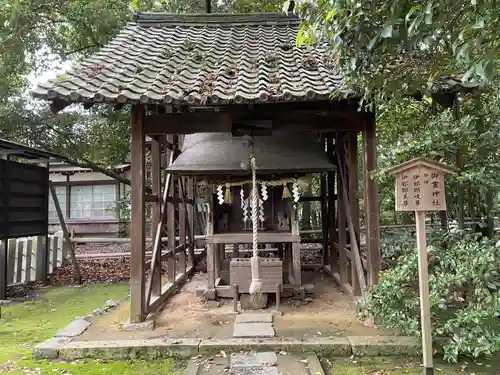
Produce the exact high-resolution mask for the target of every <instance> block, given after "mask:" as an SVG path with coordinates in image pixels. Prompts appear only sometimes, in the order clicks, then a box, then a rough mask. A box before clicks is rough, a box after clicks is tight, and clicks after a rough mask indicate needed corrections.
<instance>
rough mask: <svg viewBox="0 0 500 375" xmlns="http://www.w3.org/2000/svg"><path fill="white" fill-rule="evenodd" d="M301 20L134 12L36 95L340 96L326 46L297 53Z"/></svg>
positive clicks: (152, 98)
mask: <svg viewBox="0 0 500 375" xmlns="http://www.w3.org/2000/svg"><path fill="white" fill-rule="evenodd" d="M299 24H300V21H299V19H298V18H296V17H294V16H285V15H281V14H276V13H263V14H245V15H242V14H217V13H214V14H195V15H192V14H191V15H190V14H185V15H174V14H165V13H140V14H139V15H138V16H137V19H136V21H135V22H130V23H128V24H127V25H126V26H125V27H124V28H123V29H122V30H121V31H120V33H119V34H118V35H117V36H116V37H115V38H114V39H112V40H111V41H110V43H109V44H108V45H106V46H105V47H103V48H102V49H101V50H100V51H99V52H97V53H95V54H94V55H92V56H90V57H89V58H87V59H85V60H83V61H81V62H80V64H78V65H77V66H74V67H73V68H72V69H70V70H68V71H67V72H66V73H64V74H63V75H61V76H60V77H58V78H56V79H54V80H50V81H48V82H43V83H40V84H39V85H38V86H37V87H36V88H35V89H34V90H33V95H34V96H35V97H39V98H43V99H55V98H59V99H62V100H65V101H67V102H96V101H99V102H101V101H103V102H110V103H113V102H120V103H135V102H142V103H188V104H200V103H201V104H204V103H208V104H210V103H218V104H224V103H243V102H263V101H264V102H265V101H284V100H288V101H292V100H303V99H315V98H325V97H328V96H329V95H331V94H332V93H336V92H338V91H341V90H345V84H344V80H343V77H342V75H341V74H340V73H339V72H338V71H337V70H336V68H332V67H333V65H334V64H332V63H331V61H330V60H329V56H328V55H327V53H326V49H325V48H324V46H321V45H316V46H314V47H310V48H306V47H297V46H296V36H297V32H298V28H299Z"/></svg>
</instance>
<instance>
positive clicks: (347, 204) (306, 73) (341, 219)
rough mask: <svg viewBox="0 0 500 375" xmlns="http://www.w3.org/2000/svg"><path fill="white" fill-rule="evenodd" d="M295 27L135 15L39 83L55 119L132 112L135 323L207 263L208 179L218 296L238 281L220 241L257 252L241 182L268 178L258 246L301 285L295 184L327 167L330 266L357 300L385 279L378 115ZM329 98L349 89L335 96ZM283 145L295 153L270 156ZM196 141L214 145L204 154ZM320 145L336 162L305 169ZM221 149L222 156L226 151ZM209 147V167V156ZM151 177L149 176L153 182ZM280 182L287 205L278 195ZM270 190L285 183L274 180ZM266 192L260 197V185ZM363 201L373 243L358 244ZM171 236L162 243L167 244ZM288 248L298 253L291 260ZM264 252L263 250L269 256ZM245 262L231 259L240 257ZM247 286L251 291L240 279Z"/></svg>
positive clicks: (278, 22) (284, 19)
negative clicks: (200, 231)
mask: <svg viewBox="0 0 500 375" xmlns="http://www.w3.org/2000/svg"><path fill="white" fill-rule="evenodd" d="M299 28H300V19H299V17H298V16H297V15H293V14H289V15H284V14H277V13H259V14H216V13H214V14H165V13H139V14H137V15H136V16H135V18H134V20H133V21H131V22H129V23H127V25H125V26H124V27H123V29H122V30H121V31H120V32H119V33H118V35H117V36H116V37H114V38H113V39H112V40H111V41H110V42H109V43H108V44H107V45H106V46H104V47H103V48H102V49H101V50H100V51H99V52H98V53H96V54H94V55H92V56H90V57H89V58H87V59H85V60H83V61H81V62H80V63H79V64H77V65H75V66H74V67H73V68H72V69H71V70H69V71H67V72H65V73H64V74H62V75H61V76H59V77H57V78H56V79H54V80H50V81H48V82H41V83H39V85H38V86H37V87H36V88H35V89H34V91H33V95H34V96H36V97H38V98H41V99H44V100H48V101H50V102H51V108H52V109H53V110H54V111H55V112H57V111H60V110H62V109H63V108H65V107H66V106H68V105H70V104H72V103H83V104H84V106H85V107H86V108H89V107H90V106H92V105H107V106H109V107H110V108H115V109H120V108H122V107H125V108H126V106H130V113H131V134H130V135H131V180H132V186H131V206H132V213H131V222H132V223H133V224H132V226H131V264H130V294H131V298H130V300H131V301H130V322H131V323H139V322H142V321H144V320H145V319H146V317H147V316H148V314H150V313H154V312H155V311H157V310H158V309H159V308H160V307H161V306H162V304H163V303H164V301H165V299H166V298H167V297H168V296H169V295H170V294H171V293H172V292H173V291H175V290H176V289H177V288H178V287H179V285H180V284H181V283H182V282H184V281H185V280H187V279H188V277H189V276H190V274H191V273H192V272H193V270H194V266H195V262H196V261H197V260H198V258H199V257H198V256H197V255H196V254H195V251H194V233H193V227H194V225H193V222H194V221H195V219H196V218H197V213H196V212H195V210H194V206H196V199H195V189H194V186H195V185H198V186H199V184H200V182H201V181H203V184H205V185H206V186H207V188H208V191H210V187H211V189H212V190H211V193H210V194H208V195H207V197H208V198H209V199H210V200H211V201H212V202H213V203H212V204H211V206H210V207H211V209H212V213H211V216H210V217H211V223H212V224H211V226H212V229H211V232H210V233H211V234H209V235H208V237H207V240H208V246H207V251H206V256H207V262H208V263H209V264H213V265H212V266H210V267H209V270H211V269H213V273H211V275H210V282H209V284H210V288H212V286H213V288H212V289H213V290H214V293H215V291H216V292H217V295H218V296H221V295H222V294H224V293H226V292H227V293H229V292H228V290H229V289H230V286H229V285H223V284H224V283H226V284H229V283H231V282H232V281H233V280H231V275H230V269H231V268H230V267H231V264H230V263H231V260H229V259H225V257H224V261H222V256H221V252H222V251H221V250H220V247H221V245H222V244H227V243H231V244H234V243H236V244H242V245H243V244H245V243H248V241H249V238H250V237H252V252H253V250H254V246H253V243H254V234H253V233H254V231H253V225H252V234H250V233H249V232H248V231H247V228H248V225H249V224H250V222H249V221H248V219H247V221H244V220H243V218H244V214H243V208H242V207H241V204H242V202H241V200H240V197H241V196H240V194H241V187H243V204H244V201H245V200H246V199H247V198H248V195H249V191H248V188H249V187H248V186H247V184H242V182H243V181H246V180H249V179H252V180H253V177H254V175H256V176H255V179H256V180H257V181H261V182H267V183H268V185H266V187H267V196H268V197H267V199H266V200H264V199H262V201H263V203H262V206H263V217H264V220H260V219H259V215H257V221H259V223H260V224H259V226H260V227H259V226H258V227H257V231H255V232H257V234H258V236H257V242H258V244H260V245H259V246H260V247H262V246H265V244H271V246H273V244H274V245H276V244H278V245H279V244H285V245H284V246H283V248H284V249H283V253H282V254H279V253H278V257H277V258H276V260H277V261H278V262H279V261H281V262H282V269H283V270H282V272H281V271H280V272H278V273H276V275H277V276H276V277H277V279H276V280H279V281H283V287H284V289H283V292H286V286H287V285H291V286H292V289H293V288H294V287H295V286H296V285H300V284H301V282H300V260H299V252H298V251H296V252H293V249H294V246H295V245H294V244H298V241H299V234H298V233H297V228H296V223H295V222H294V219H295V217H294V212H293V203H294V198H293V190H294V189H293V185H294V182H295V183H296V184H298V185H300V180H301V178H305V177H307V174H308V173H312V172H318V171H323V172H325V173H322V175H321V196H320V197H314V198H315V199H317V201H319V202H320V203H321V217H322V231H321V232H322V234H321V242H322V246H323V254H322V255H323V262H322V265H323V269H324V270H325V272H327V273H330V274H331V275H332V276H333V277H334V279H335V280H336V281H337V283H338V284H339V285H340V286H341V287H342V288H343V289H344V290H345V291H346V292H347V293H349V294H351V295H354V296H359V295H361V294H362V293H363V291H364V290H365V289H366V287H370V286H372V285H375V284H377V283H378V281H379V271H380V243H379V237H380V236H379V234H380V233H379V203H378V201H379V198H378V194H377V183H376V181H375V180H374V179H373V178H371V177H370V176H371V172H372V171H373V170H374V169H376V155H375V154H376V131H375V114H374V113H373V112H368V111H360V110H359V99H358V98H356V97H355V96H351V95H344V96H343V95H342V93H347V92H349V90H348V88H347V87H346V84H345V80H344V76H343V74H342V72H340V71H339V68H338V65H337V59H336V56H334V55H332V54H331V53H330V50H329V48H328V46H327V45H323V44H321V43H317V44H314V45H312V46H297V44H296V36H297V32H298V31H299ZM242 51H243V52H242ZM333 94H340V95H337V96H335V99H333V98H332V95H333ZM103 131H104V129H103ZM203 133H211V135H207V134H203ZM213 133H217V135H215V134H213ZM245 134H250V135H252V136H255V138H254V139H255V143H254V147H255V152H254V155H255V157H254V158H253V159H252V160H254V161H255V163H256V169H255V168H253V167H252V173H251V174H252V178H250V173H249V171H246V170H243V169H242V168H241V163H242V161H244V160H248V157H249V150H248V149H247V148H245V147H241V142H240V140H238V139H236V140H233V137H232V136H233V135H234V136H241V135H245ZM287 134H289V135H290V137H287V136H286V135H287ZM292 134H300V136H298V137H296V136H292ZM359 134H362V136H361V138H362V147H363V157H362V158H359V159H361V160H358V155H359V150H358V136H359ZM303 135H304V137H303ZM306 136H308V137H311V138H312V139H317V140H318V141H319V144H321V146H320V147H317V148H316V147H314V148H306V147H304V146H301V145H296V144H298V143H299V141H302V138H304V139H305V138H306ZM146 137H148V139H149V140H150V151H149V156H150V158H149V161H148V163H149V162H150V168H149V166H148V168H147V167H146V152H145V149H146V143H145V140H146ZM218 137H220V138H218ZM260 137H262V138H260ZM215 138H217V139H218V140H217V142H215ZM210 139H211V141H210V142H209V140H210ZM266 139H268V140H269V142H272V146H271V147H267V148H266V149H267V154H266V153H264V152H261V150H260V147H264V146H262V145H263V144H265V142H267V141H266ZM285 139H289V141H287V142H290V144H291V145H292V147H289V149H291V150H293V153H288V154H283V153H277V151H275V150H277V148H276V146H277V145H280V144H281V143H282V142H285V141H284V140H285ZM196 142H198V143H196ZM200 142H205V144H204V145H203V146H198V144H199V143H200ZM211 142H212V143H211ZM261 142H263V143H261ZM294 142H297V143H294ZM304 142H305V141H304ZM306 143H307V142H306ZM189 145H192V146H191V147H190V146H189ZM222 146H224V147H222ZM211 147H212V148H211ZM233 149H235V150H236V149H239V150H240V151H238V152H239V154H236V157H231V158H229V157H226V155H230V151H231V150H233ZM313 149H316V150H320V151H321V152H323V156H322V157H320V159H321V160H323V161H326V160H325V158H324V155H325V150H326V155H327V160H328V162H327V163H326V164H327V165H325V164H323V163H322V164H321V167H319V168H317V166H316V165H314V163H313V167H311V165H310V164H307V163H306V161H307V160H310V159H309V158H310V155H312V154H313ZM193 150H194V151H196V150H198V151H197V152H198V153H201V158H198V159H197V160H198V163H199V162H200V160H201V162H202V163H200V164H198V167H197V168H194V164H192V165H191V167H189V168H188V164H189V163H188V162H189V160H188V156H189V154H190V153H192V152H194V151H193ZM217 150H219V151H220V150H225V151H224V152H219V154H217V153H215V152H214V151H217ZM181 151H182V152H181ZM321 152H320V154H321ZM205 153H206V155H212V156H211V157H212V158H213V159H210V158H208V157H203V154H205ZM316 160H317V159H316ZM359 162H362V165H363V168H362V170H363V173H362V178H359V177H361V175H358V167H359ZM273 163H277V164H273ZM332 164H334V165H335V167H336V170H333V169H332V167H331V166H332ZM174 165H175V166H174ZM252 165H253V164H252ZM266 165H267V166H266ZM169 166H170V169H169ZM263 168H265V169H263ZM162 172H163V173H162ZM254 172H256V173H254ZM148 173H149V174H150V175H151V178H150V179H146V175H148ZM174 177H175V178H174ZM287 179H288V180H287ZM360 180H361V181H360ZM284 182H286V185H287V191H288V192H289V193H290V195H292V198H286V197H285V199H283V185H284ZM360 182H361V183H362V185H363V189H362V191H363V193H361V189H360V185H361V184H360ZM274 183H276V184H278V186H272V184H274ZM226 184H229V193H228V196H227V198H230V199H231V202H232V204H231V205H229V204H228V203H223V204H222V205H220V204H219V202H218V200H219V195H220V193H218V192H217V190H219V191H220V190H221V189H220V188H219V186H220V187H221V188H222V198H223V199H225V198H226ZM231 184H235V186H231ZM255 191H256V190H255ZM259 193H260V196H261V198H262V196H263V193H262V191H261V189H259ZM285 195H286V196H288V193H285ZM252 196H253V194H252ZM309 198H311V197H309ZM360 200H363V212H364V218H363V222H364V224H363V226H364V228H365V229H364V233H365V235H366V246H365V249H362V248H361V243H360V235H361V231H362V227H361V220H360V219H361V211H360ZM257 201H258V199H257ZM301 201H303V198H301ZM227 202H228V201H227ZM148 206H149V207H150V210H149V207H148ZM254 207H255V205H254ZM147 208H148V209H147ZM149 212H150V214H149ZM278 213H280V214H279V216H278ZM287 215H289V216H288V218H287ZM226 217H227V219H226ZM146 222H150V223H151V227H152V229H151V232H150V235H151V236H152V237H153V238H154V241H153V251H152V256H151V259H149V258H147V257H146V251H145V248H146V230H147V226H146ZM226 222H227V225H226ZM280 223H282V225H281V229H280ZM252 224H253V223H252ZM287 225H288V226H289V228H290V229H288V228H287ZM259 228H260V230H259ZM285 228H287V229H286V230H285ZM165 233H166V237H167V242H166V243H165V242H164V241H163V240H162V239H163V238H165ZM286 244H289V245H286ZM287 247H288V249H290V247H291V248H292V250H291V254H292V255H291V262H290V261H288V260H287V259H290V258H287V251H288V255H289V254H290V250H285V248H287ZM216 248H217V249H219V250H217V251H216V250H215V249H216ZM235 249H236V251H239V250H240V249H241V247H240V248H238V247H236V248H235ZM261 250H262V249H261V248H258V252H259V253H264V252H263V251H261ZM241 252H242V253H243V249H241ZM195 255H196V256H195ZM242 256H243V255H242V254H237V253H235V254H234V258H236V259H239V258H241V257H242ZM253 258H255V256H252V259H253ZM216 259H217V261H216ZM218 259H220V260H221V261H219V260H218ZM260 259H262V258H260ZM163 260H166V262H167V265H168V267H167V275H162V267H161V266H162V261H163ZM228 262H229V265H228ZM261 263H262V262H261ZM290 264H291V270H289V265H290ZM252 269H254V268H253V267H252ZM228 272H229V277H228V276H227V274H228ZM247 275H248V274H247ZM216 276H218V277H216ZM252 277H253V276H252ZM226 280H229V281H227V282H226ZM245 280H248V278H246V279H245ZM276 280H274V281H273V283H274V282H276ZM291 280H292V281H291ZM238 282H239V283H240V284H241V285H240V289H242V290H245V283H244V282H243V281H241V282H240V281H238ZM253 282H254V279H252V283H253ZM333 282H334V281H333V280H332V283H333ZM264 287H265V286H264V285H263V288H264ZM210 288H209V289H210ZM270 288H275V286H272V285H271V286H270Z"/></svg>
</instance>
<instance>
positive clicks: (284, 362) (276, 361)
mask: <svg viewBox="0 0 500 375" xmlns="http://www.w3.org/2000/svg"><path fill="white" fill-rule="evenodd" d="M222 374H227V375H325V373H324V372H323V369H322V368H321V364H320V362H319V359H318V357H317V356H316V355H315V354H309V355H306V356H305V357H300V358H299V357H296V356H293V355H289V354H287V353H280V354H276V353H273V352H241V353H234V354H232V355H231V356H229V357H228V356H224V357H222V356H219V357H217V356H216V357H210V358H208V357H205V358H204V357H199V356H198V357H196V358H193V359H191V360H190V362H189V364H188V367H187V368H186V369H185V371H184V375H222Z"/></svg>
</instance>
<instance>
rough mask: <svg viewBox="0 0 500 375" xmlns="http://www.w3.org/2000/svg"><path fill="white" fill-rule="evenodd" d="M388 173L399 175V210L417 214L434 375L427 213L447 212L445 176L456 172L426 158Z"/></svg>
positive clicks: (428, 358)
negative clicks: (426, 226)
mask: <svg viewBox="0 0 500 375" xmlns="http://www.w3.org/2000/svg"><path fill="white" fill-rule="evenodd" d="M388 172H389V173H392V174H395V175H396V211H413V212H415V225H416V229H417V248H418V278H419V289H420V321H421V330H422V351H423V357H424V358H423V359H424V361H423V362H424V374H425V375H433V374H434V364H433V359H432V329H431V316H430V307H429V273H428V268H427V233H426V229H425V212H426V211H446V195H445V189H444V174H445V173H452V174H454V173H455V169H452V168H450V167H448V166H446V165H444V164H442V163H439V162H436V161H433V160H429V159H426V158H416V159H413V160H410V161H408V162H406V163H403V164H400V165H398V166H395V167H393V168H391V169H389V170H388Z"/></svg>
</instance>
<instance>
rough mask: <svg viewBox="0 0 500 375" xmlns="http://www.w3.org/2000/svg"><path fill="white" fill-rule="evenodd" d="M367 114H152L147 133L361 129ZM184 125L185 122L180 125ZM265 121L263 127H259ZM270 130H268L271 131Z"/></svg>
mask: <svg viewBox="0 0 500 375" xmlns="http://www.w3.org/2000/svg"><path fill="white" fill-rule="evenodd" d="M363 117H365V115H364V113H362V112H356V111H354V110H352V109H348V110H345V109H342V110H341V109H339V110H293V109H288V110H286V111H276V110H267V111H244V110H239V111H233V112H185V113H166V114H151V115H148V116H147V117H146V121H145V123H144V132H145V133H146V134H148V135H153V134H192V133H202V132H213V133H231V132H232V131H233V130H234V129H240V130H241V129H245V128H247V129H255V130H258V129H261V130H264V129H269V130H270V129H272V130H279V129H286V130H294V131H301V130H304V131H306V130H307V131H317V132H328V131H353V130H354V131H361V130H362V125H359V124H362V123H363ZM180 124H181V125H180ZM259 124H263V126H264V125H265V126H264V127H263V128H261V127H260V126H259ZM269 130H266V131H269Z"/></svg>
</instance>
